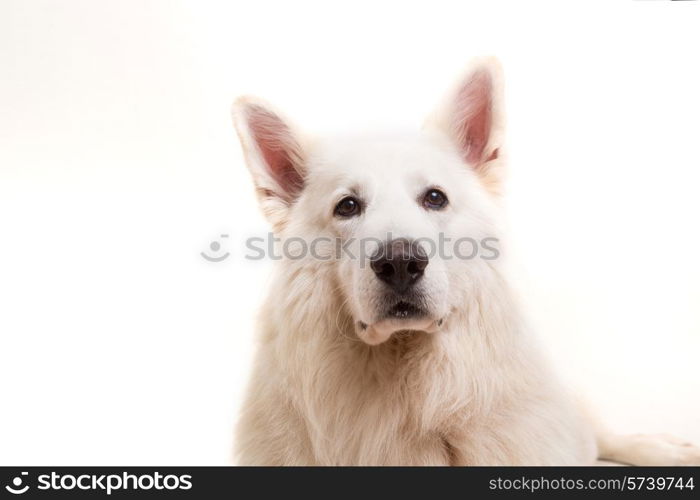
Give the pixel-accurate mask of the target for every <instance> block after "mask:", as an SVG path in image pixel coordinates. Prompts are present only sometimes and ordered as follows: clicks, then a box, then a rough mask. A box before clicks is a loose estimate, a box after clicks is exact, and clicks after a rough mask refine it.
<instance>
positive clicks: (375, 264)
mask: <svg viewBox="0 0 700 500" xmlns="http://www.w3.org/2000/svg"><path fill="white" fill-rule="evenodd" d="M370 265H371V267H372V270H373V271H374V274H376V275H377V278H379V279H380V280H382V281H383V282H384V283H386V284H387V285H389V286H390V287H391V288H392V289H393V290H394V291H395V292H397V293H404V292H405V291H406V290H408V289H409V288H410V287H411V285H413V284H414V283H415V282H416V281H418V280H419V279H420V278H421V276H423V271H425V267H426V266H427V265H428V256H427V255H426V254H425V252H424V251H423V249H422V248H421V247H420V245H418V244H417V243H416V242H415V241H409V240H407V239H405V238H398V239H395V240H391V241H389V242H387V243H384V244H383V245H381V246H380V247H379V249H378V250H377V253H376V255H375V256H374V257H373V258H372V261H371V263H370Z"/></svg>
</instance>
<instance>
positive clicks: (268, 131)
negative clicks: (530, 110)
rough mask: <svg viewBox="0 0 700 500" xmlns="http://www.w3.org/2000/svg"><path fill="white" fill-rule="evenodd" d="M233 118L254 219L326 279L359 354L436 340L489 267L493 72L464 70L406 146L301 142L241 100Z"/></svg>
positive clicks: (487, 63) (490, 67) (492, 67)
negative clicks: (264, 220)
mask: <svg viewBox="0 0 700 500" xmlns="http://www.w3.org/2000/svg"><path fill="white" fill-rule="evenodd" d="M233 117H234V123H235V126H236V129H237V131H238V133H239V136H240V139H241V143H242V145H243V150H244V154H245V156H246V161H247V163H248V167H249V169H250V171H251V173H252V175H253V180H254V182H255V185H256V189H257V193H258V197H259V199H260V202H261V206H262V209H263V212H264V213H265V214H266V216H267V217H268V219H269V220H270V221H271V222H272V224H273V226H274V227H275V230H276V231H277V233H278V234H282V235H283V237H294V238H297V239H299V238H300V239H303V240H304V241H305V248H306V249H307V253H309V254H311V255H312V256H313V257H314V258H316V259H317V260H321V261H323V262H324V263H325V264H324V265H330V266H334V267H335V272H336V276H337V278H338V284H339V287H338V288H339V290H340V291H341V293H342V294H343V303H344V304H346V305H347V308H348V312H349V314H350V315H351V316H352V319H353V323H354V325H355V331H356V333H357V335H358V336H359V337H360V338H361V339H362V340H363V341H365V342H367V343H368V344H378V343H381V342H383V341H385V340H387V339H388V338H389V337H390V336H391V335H392V334H393V333H394V332H397V331H403V330H417V331H423V332H429V333H430V332H435V331H438V330H440V329H441V328H443V325H444V323H445V322H446V321H447V320H448V319H449V316H450V314H451V312H452V311H453V310H455V309H457V308H459V307H460V305H461V304H463V303H464V302H465V300H466V295H467V294H468V293H469V288H470V286H473V284H474V282H475V281H478V274H479V273H480V272H481V271H482V270H483V268H484V266H485V264H484V259H486V258H489V257H490V258H495V257H496V256H497V249H496V248H494V247H495V243H496V242H495V238H494V233H493V228H494V216H495V215H494V214H495V203H494V201H495V198H496V195H497V193H498V190H499V188H500V184H501V183H500V173H501V161H502V158H501V157H502V150H501V148H502V143H501V142H502V131H503V113H502V92H501V73H500V68H499V66H498V64H497V63H496V62H495V61H493V60H491V59H487V60H478V61H476V62H475V63H473V64H472V65H471V67H470V69H469V70H468V71H467V72H466V75H465V76H464V78H463V79H461V80H460V82H459V83H458V85H457V86H456V88H455V89H454V91H453V92H451V93H450V94H449V95H448V98H447V99H446V100H445V101H444V102H443V104H442V105H441V106H439V107H438V110H437V111H436V112H435V113H434V115H432V116H431V117H430V118H429V119H428V120H427V121H426V125H425V127H424V128H423V130H421V131H419V132H417V133H416V134H415V135H413V136H405V135H404V136H400V137H396V136H388V137H352V138H348V137H346V138H343V139H337V138H336V139H315V140H311V139H310V138H308V137H306V136H304V135H302V134H300V133H298V132H297V130H296V129H295V128H294V127H293V126H292V125H291V123H290V122H289V121H288V120H285V119H284V118H282V117H281V116H280V114H279V113H277V112H275V111H273V110H272V109H271V108H270V107H269V106H268V105H266V104H265V103H263V102H261V101H259V100H257V99H253V98H241V99H239V100H237V101H236V103H235V104H234V107H233ZM489 239H491V241H490V242H489ZM339 250H340V251H339ZM486 250H488V251H487V252H485V251H486ZM484 253H487V254H488V255H484ZM329 256H330V258H328V257H329Z"/></svg>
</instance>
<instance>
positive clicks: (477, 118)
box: [455, 70, 498, 165]
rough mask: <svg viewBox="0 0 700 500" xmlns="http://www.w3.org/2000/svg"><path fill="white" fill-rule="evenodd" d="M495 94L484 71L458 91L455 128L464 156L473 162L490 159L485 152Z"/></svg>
mask: <svg viewBox="0 0 700 500" xmlns="http://www.w3.org/2000/svg"><path fill="white" fill-rule="evenodd" d="M492 95H493V81H492V80H491V75H490V74H489V73H488V71H485V70H479V71H477V72H475V73H474V74H472V75H471V77H470V78H469V80H468V81H467V82H466V83H465V84H464V85H463V86H462V88H461V89H460V90H459V93H458V94H457V101H456V117H455V128H456V131H457V135H458V138H459V141H460V144H459V145H460V147H461V148H462V154H463V155H464V159H465V160H466V161H467V162H468V163H469V164H471V165H478V164H480V163H482V162H484V161H488V160H489V159H491V158H488V159H486V158H484V153H485V149H486V146H487V145H488V142H489V139H490V134H491V125H492V121H493V110H492ZM494 154H495V155H496V157H497V156H498V153H497V152H494ZM491 156H493V155H491Z"/></svg>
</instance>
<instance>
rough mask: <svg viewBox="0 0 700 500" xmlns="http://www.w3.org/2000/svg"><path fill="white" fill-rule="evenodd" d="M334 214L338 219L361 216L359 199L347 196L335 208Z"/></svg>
mask: <svg viewBox="0 0 700 500" xmlns="http://www.w3.org/2000/svg"><path fill="white" fill-rule="evenodd" d="M333 214H334V215H337V216H338V217H354V216H355V215H360V202H359V201H358V200H357V198H353V197H352V196H346V197H345V198H343V199H342V200H340V201H339V202H338V204H337V205H336V206H335V210H334V211H333Z"/></svg>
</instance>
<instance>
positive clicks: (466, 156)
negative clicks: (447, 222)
mask: <svg viewBox="0 0 700 500" xmlns="http://www.w3.org/2000/svg"><path fill="white" fill-rule="evenodd" d="M504 125H505V124H504V115H503V76H502V71H501V65H500V63H499V62H498V60H497V59H495V58H491V57H489V58H479V59H476V60H474V61H472V63H471V64H470V65H469V68H468V70H467V71H466V74H465V76H464V77H463V78H462V79H461V80H460V82H459V84H458V85H457V87H456V88H455V89H454V90H453V91H452V92H451V93H450V94H449V96H448V98H447V99H446V100H445V102H444V103H443V104H442V105H441V106H440V107H439V108H438V110H437V112H436V113H434V115H432V116H431V117H430V118H429V119H428V120H427V122H426V127H429V128H436V129H438V130H439V131H440V132H442V133H444V134H446V135H447V136H448V137H449V138H450V140H451V141H452V142H453V143H454V145H455V146H456V147H457V149H458V151H459V153H460V155H461V156H462V158H463V160H464V162H465V163H466V164H467V165H469V166H470V167H471V168H473V169H474V170H475V171H476V172H477V174H479V175H480V177H481V178H482V180H483V181H484V182H485V183H486V185H487V187H488V188H489V189H491V190H493V191H498V188H499V186H500V181H501V179H500V177H501V168H500V167H501V161H500V160H501V156H502V148H503V132H504Z"/></svg>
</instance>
